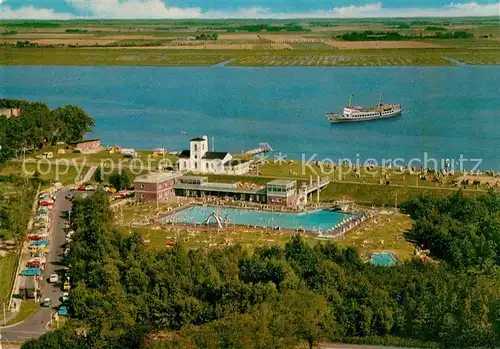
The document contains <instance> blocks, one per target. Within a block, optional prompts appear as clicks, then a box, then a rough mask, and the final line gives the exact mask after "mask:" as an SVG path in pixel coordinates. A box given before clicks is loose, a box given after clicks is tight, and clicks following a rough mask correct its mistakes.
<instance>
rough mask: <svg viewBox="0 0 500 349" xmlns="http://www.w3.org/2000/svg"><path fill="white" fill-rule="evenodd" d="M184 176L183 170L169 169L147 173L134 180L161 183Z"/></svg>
mask: <svg viewBox="0 0 500 349" xmlns="http://www.w3.org/2000/svg"><path fill="white" fill-rule="evenodd" d="M180 176H182V173H181V172H175V171H168V172H153V173H149V174H147V175H143V176H139V177H137V178H136V179H135V180H134V182H139V183H160V182H163V181H167V180H169V179H175V178H177V177H180Z"/></svg>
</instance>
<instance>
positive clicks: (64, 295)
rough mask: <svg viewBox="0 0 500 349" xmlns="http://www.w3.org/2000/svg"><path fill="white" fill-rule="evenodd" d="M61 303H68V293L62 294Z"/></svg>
mask: <svg viewBox="0 0 500 349" xmlns="http://www.w3.org/2000/svg"><path fill="white" fill-rule="evenodd" d="M65 284H66V283H65ZM62 301H63V303H64V302H67V301H69V292H63V295H62Z"/></svg>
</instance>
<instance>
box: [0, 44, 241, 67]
mask: <svg viewBox="0 0 500 349" xmlns="http://www.w3.org/2000/svg"><path fill="white" fill-rule="evenodd" d="M226 51H227V50H225V51H223V50H203V51H201V50H180V49H179V50H177V49H150V50H148V49H126V48H122V49H113V48H105V49H102V48H96V49H94V48H0V65H138V66H180V65H183V66H189V65H191V66H207V65H213V64H217V63H220V62H223V61H226V60H229V59H231V58H234V57H236V56H237V55H235V54H231V52H226Z"/></svg>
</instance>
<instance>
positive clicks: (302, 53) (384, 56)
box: [0, 44, 500, 66]
mask: <svg viewBox="0 0 500 349" xmlns="http://www.w3.org/2000/svg"><path fill="white" fill-rule="evenodd" d="M268 45H270V44H266V45H260V46H268ZM291 45H295V44H291ZM300 45H302V44H300ZM151 48H154V49H145V48H143V49H139V48H126V49H119V48H117V49H103V48H50V49H40V48H0V64H1V65H116V66H120V65H138V66H179V65H183V66H188V65H189V66H210V65H215V64H218V63H221V62H225V61H229V60H232V59H234V61H233V62H231V63H230V64H229V65H231V66H407V65H415V66H433V65H455V63H454V62H452V61H450V60H447V58H455V59H457V60H459V61H463V63H465V64H472V65H476V64H480V65H483V64H499V62H500V49H474V50H473V51H472V50H469V49H377V50H334V49H327V50H317V49H311V50H265V49H261V50H247V49H243V50H228V49H220V48H219V49H212V50H208V49H203V48H201V47H198V49H196V50H195V49H193V48H195V47H193V48H191V49H165V48H161V47H151Z"/></svg>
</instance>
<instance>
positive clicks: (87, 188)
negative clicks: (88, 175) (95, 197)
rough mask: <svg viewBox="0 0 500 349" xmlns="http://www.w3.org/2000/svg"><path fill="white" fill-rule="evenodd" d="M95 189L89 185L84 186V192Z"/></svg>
mask: <svg viewBox="0 0 500 349" xmlns="http://www.w3.org/2000/svg"><path fill="white" fill-rule="evenodd" d="M95 189H96V188H95V187H94V186H93V185H90V184H89V185H87V186H85V190H86V191H93V190H95Z"/></svg>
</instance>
